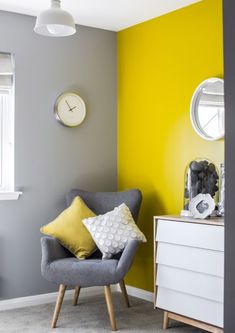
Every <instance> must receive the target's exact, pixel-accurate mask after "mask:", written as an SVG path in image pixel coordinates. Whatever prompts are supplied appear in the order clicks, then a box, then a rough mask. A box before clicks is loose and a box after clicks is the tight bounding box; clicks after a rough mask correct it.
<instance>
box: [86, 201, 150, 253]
mask: <svg viewBox="0 0 235 333" xmlns="http://www.w3.org/2000/svg"><path fill="white" fill-rule="evenodd" d="M82 222H83V224H84V225H85V226H86V228H87V229H88V231H89V232H90V234H91V236H92V238H93V240H94V241H95V243H96V245H97V247H98V248H99V249H100V251H101V252H102V254H103V259H109V258H111V257H112V256H113V255H114V254H116V253H118V252H120V251H122V250H123V249H124V247H125V246H126V244H127V242H128V241H129V240H131V239H136V240H138V241H140V242H146V238H145V236H144V234H143V233H142V232H141V231H140V229H139V228H138V227H137V225H136V224H135V221H134V220H133V218H132V215H131V212H130V210H129V208H128V207H127V206H126V205H125V204H124V203H123V204H121V205H120V206H118V207H116V208H114V210H112V211H111V212H108V213H106V214H104V215H98V216H95V217H89V218H86V219H83V220H82Z"/></svg>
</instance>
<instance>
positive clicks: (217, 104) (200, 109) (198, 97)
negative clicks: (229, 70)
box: [190, 78, 224, 140]
mask: <svg viewBox="0 0 235 333" xmlns="http://www.w3.org/2000/svg"><path fill="white" fill-rule="evenodd" d="M190 113H191V121H192V125H193V127H194V129H195V131H196V132H197V133H198V134H199V135H200V136H201V137H202V138H204V139H206V140H218V139H221V138H223V137H224V81H223V79H218V78H211V79H208V80H206V81H204V82H202V83H201V84H200V85H199V87H198V88H197V89H196V91H195V93H194V95H193V98H192V102H191V111H190Z"/></svg>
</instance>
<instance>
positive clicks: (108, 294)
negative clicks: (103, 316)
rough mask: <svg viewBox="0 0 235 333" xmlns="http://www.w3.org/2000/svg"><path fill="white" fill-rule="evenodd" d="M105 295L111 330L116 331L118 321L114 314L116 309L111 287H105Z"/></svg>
mask: <svg viewBox="0 0 235 333" xmlns="http://www.w3.org/2000/svg"><path fill="white" fill-rule="evenodd" d="M104 294H105V299H106V304H107V308H108V313H109V320H110V324H111V328H112V331H116V330H117V327H116V319H115V314H114V309H113V302H112V293H111V288H110V286H104Z"/></svg>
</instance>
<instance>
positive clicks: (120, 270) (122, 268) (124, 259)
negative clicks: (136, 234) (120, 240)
mask: <svg viewBox="0 0 235 333" xmlns="http://www.w3.org/2000/svg"><path fill="white" fill-rule="evenodd" d="M139 245H140V242H139V241H137V240H131V241H129V242H128V243H127V245H126V246H125V248H124V250H123V252H122V255H121V258H120V259H119V262H118V265H117V271H116V272H117V275H118V276H119V280H121V279H123V277H124V276H125V275H126V273H127V272H128V271H129V269H130V267H131V264H132V262H133V260H134V257H135V254H136V251H137V249H138V247H139Z"/></svg>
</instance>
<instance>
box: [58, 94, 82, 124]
mask: <svg viewBox="0 0 235 333" xmlns="http://www.w3.org/2000/svg"><path fill="white" fill-rule="evenodd" d="M55 116H56V119H57V120H58V121H59V122H60V123H62V124H63V125H65V126H68V127H75V126H78V125H80V124H81V123H82V122H83V120H84V118H85V116H86V106H85V103H84V101H83V99H82V98H81V97H80V96H79V95H78V94H76V93H73V92H67V93H64V94H62V95H60V96H59V97H58V99H57V101H56V104H55Z"/></svg>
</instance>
